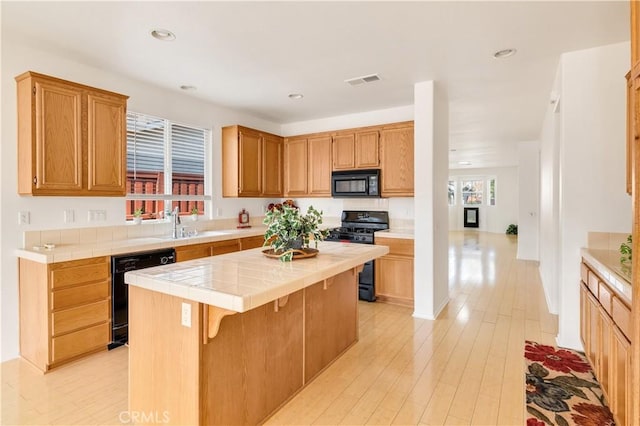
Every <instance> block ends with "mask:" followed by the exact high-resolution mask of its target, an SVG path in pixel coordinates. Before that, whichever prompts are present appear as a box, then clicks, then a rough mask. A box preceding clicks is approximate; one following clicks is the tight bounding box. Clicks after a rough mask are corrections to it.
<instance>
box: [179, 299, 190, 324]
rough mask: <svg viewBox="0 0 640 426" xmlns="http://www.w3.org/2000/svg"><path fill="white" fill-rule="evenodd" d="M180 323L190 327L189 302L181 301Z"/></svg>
mask: <svg viewBox="0 0 640 426" xmlns="http://www.w3.org/2000/svg"><path fill="white" fill-rule="evenodd" d="M181 322H182V325H184V326H185V327H189V328H191V303H184V302H182V321H181Z"/></svg>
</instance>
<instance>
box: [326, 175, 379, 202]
mask: <svg viewBox="0 0 640 426" xmlns="http://www.w3.org/2000/svg"><path fill="white" fill-rule="evenodd" d="M331 196H333V197H372V198H373V197H376V198H380V169H370V170H343V171H338V172H333V173H331Z"/></svg>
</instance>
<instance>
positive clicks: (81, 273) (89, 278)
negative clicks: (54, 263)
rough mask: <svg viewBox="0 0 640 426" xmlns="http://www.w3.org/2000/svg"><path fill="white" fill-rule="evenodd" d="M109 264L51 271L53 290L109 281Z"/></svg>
mask: <svg viewBox="0 0 640 426" xmlns="http://www.w3.org/2000/svg"><path fill="white" fill-rule="evenodd" d="M109 269H110V268H109V263H106V262H105V263H96V264H91V265H80V266H73V267H69V268H60V269H53V270H52V271H51V288H53V289H57V288H62V287H67V286H70V285H75V284H82V283H90V282H95V281H104V280H108V279H109V275H110V271H109Z"/></svg>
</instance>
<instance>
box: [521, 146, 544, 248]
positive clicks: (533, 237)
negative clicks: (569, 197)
mask: <svg viewBox="0 0 640 426" xmlns="http://www.w3.org/2000/svg"><path fill="white" fill-rule="evenodd" d="M539 184H540V143H539V142H538V141H530V142H520V143H519V144H518V222H517V223H518V253H517V258H518V259H522V260H538V232H539V229H538V228H539V226H538V211H539V209H540V207H539V202H540V188H539Z"/></svg>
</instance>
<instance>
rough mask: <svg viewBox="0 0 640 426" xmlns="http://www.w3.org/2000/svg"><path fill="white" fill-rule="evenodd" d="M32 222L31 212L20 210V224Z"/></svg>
mask: <svg viewBox="0 0 640 426" xmlns="http://www.w3.org/2000/svg"><path fill="white" fill-rule="evenodd" d="M30 222H31V214H30V213H29V212H18V225H28V224H29V223H30Z"/></svg>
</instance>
